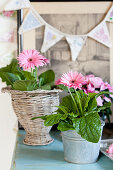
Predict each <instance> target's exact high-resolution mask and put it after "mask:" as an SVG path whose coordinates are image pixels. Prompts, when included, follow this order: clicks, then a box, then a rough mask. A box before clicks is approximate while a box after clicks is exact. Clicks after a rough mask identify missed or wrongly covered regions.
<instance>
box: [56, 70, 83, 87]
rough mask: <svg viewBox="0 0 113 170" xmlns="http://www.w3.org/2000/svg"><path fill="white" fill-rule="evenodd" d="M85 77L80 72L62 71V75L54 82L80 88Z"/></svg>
mask: <svg viewBox="0 0 113 170" xmlns="http://www.w3.org/2000/svg"><path fill="white" fill-rule="evenodd" d="M84 81H85V78H84V77H83V75H82V74H81V73H78V72H72V71H70V72H68V73H64V74H63V75H62V77H61V78H60V79H59V80H57V81H56V84H57V85H58V84H63V85H64V86H67V87H69V88H71V87H73V88H74V89H81V87H82V85H83V83H84Z"/></svg>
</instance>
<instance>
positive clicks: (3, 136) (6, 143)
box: [0, 0, 18, 170]
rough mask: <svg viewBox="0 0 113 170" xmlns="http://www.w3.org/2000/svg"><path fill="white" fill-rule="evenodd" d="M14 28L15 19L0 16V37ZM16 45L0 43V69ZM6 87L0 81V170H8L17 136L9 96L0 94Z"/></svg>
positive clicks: (0, 3)
mask: <svg viewBox="0 0 113 170" xmlns="http://www.w3.org/2000/svg"><path fill="white" fill-rule="evenodd" d="M8 2H9V0H0V11H3V9H4V7H5V5H6V3H8ZM15 27H16V19H14V18H10V17H8V18H7V17H3V16H0V35H2V34H3V33H5V32H9V31H12V29H14V28H15ZM15 46H16V44H13V43H0V68H1V67H3V66H5V65H6V64H8V63H9V62H10V60H11V58H12V56H10V53H12V52H13V51H14V49H15ZM3 86H6V85H5V83H2V82H1V80H0V170H10V167H11V162H12V157H13V152H14V147H15V144H16V136H17V130H18V128H17V118H16V116H15V114H14V111H13V108H12V105H11V96H10V95H9V94H7V93H4V94H3V93H1V88H2V87H3Z"/></svg>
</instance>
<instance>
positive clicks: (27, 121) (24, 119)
mask: <svg viewBox="0 0 113 170" xmlns="http://www.w3.org/2000/svg"><path fill="white" fill-rule="evenodd" d="M47 63H49V60H48V59H46V58H45V57H44V56H42V55H41V54H40V53H39V52H38V51H36V50H24V51H23V52H22V53H20V55H19V56H18V58H17V59H13V60H12V62H11V64H9V65H7V66H6V67H4V68H1V69H0V77H1V79H2V81H3V82H6V84H7V86H8V87H6V88H3V89H2V92H8V93H10V94H11V97H12V105H13V108H14V111H15V113H16V115H17V117H18V120H19V122H20V124H21V125H22V126H23V127H24V129H25V131H26V137H25V139H24V144H27V145H46V144H49V143H51V142H52V141H53V139H52V138H51V136H50V135H49V131H50V129H51V127H48V128H46V127H45V126H44V124H43V121H42V120H39V119H38V120H34V121H32V120H31V118H32V117H34V116H41V115H49V114H54V112H55V111H56V107H55V106H56V105H59V92H60V90H58V89H55V85H54V81H55V73H54V72H53V70H48V71H46V72H43V73H42V74H40V75H39V76H38V75H37V72H38V68H39V67H40V66H44V65H46V64H47ZM27 70H30V71H27ZM9 85H10V86H9Z"/></svg>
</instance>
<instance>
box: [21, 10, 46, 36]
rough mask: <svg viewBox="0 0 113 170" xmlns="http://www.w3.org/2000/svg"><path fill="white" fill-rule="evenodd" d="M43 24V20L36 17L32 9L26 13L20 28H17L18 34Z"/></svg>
mask: <svg viewBox="0 0 113 170" xmlns="http://www.w3.org/2000/svg"><path fill="white" fill-rule="evenodd" d="M42 25H44V24H43V21H42V20H41V18H40V17H38V15H37V14H36V13H35V11H33V10H32V9H31V10H30V11H29V12H28V14H27V15H26V17H25V19H24V21H23V23H22V25H21V27H20V29H19V34H22V33H24V32H26V31H29V30H32V29H35V28H39V27H41V26H42Z"/></svg>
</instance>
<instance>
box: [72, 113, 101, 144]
mask: <svg viewBox="0 0 113 170" xmlns="http://www.w3.org/2000/svg"><path fill="white" fill-rule="evenodd" d="M73 126H74V128H75V130H76V131H77V133H78V134H80V135H81V137H82V138H84V139H86V140H87V141H89V142H93V143H97V142H98V141H99V139H100V135H101V121H100V117H99V115H98V113H92V114H89V115H87V116H83V117H81V118H76V119H75V120H74V121H73Z"/></svg>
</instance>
